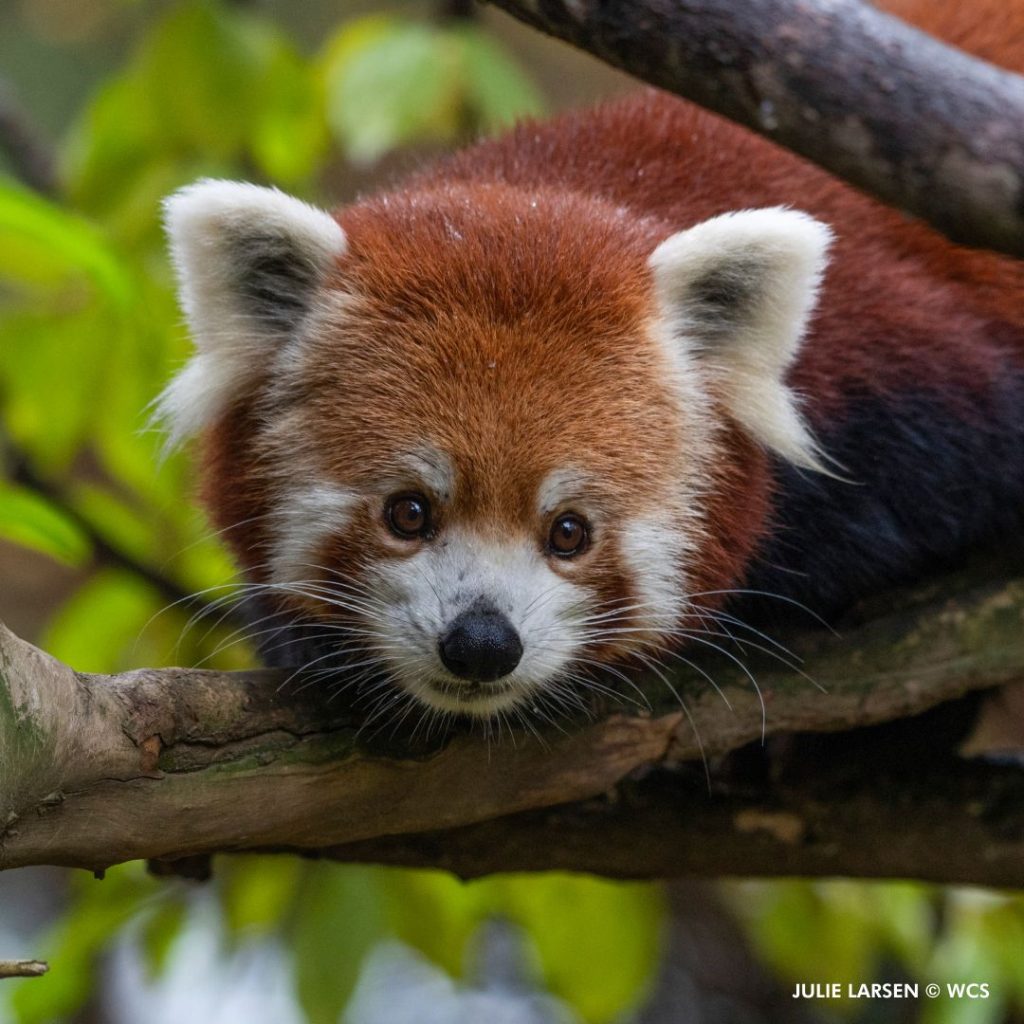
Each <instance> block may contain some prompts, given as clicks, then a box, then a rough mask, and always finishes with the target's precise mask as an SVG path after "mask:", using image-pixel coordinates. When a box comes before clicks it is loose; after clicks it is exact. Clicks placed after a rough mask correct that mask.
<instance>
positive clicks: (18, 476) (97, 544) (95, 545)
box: [0, 428, 209, 609]
mask: <svg viewBox="0 0 1024 1024" xmlns="http://www.w3.org/2000/svg"><path fill="white" fill-rule="evenodd" d="M0 456H2V457H3V464H4V468H5V469H6V475H7V476H8V478H9V479H10V480H11V482H12V483H15V484H18V485H19V486H20V487H24V488H25V489H26V490H29V491H32V493H33V494H36V495H38V496H39V497H40V498H45V499H46V501H48V502H49V503H50V504H51V505H53V507H54V508H56V509H58V510H59V511H60V512H61V514H62V515H63V516H65V518H67V519H68V520H69V521H70V522H71V523H73V524H74V525H75V527H77V529H78V530H79V531H80V532H81V533H82V534H83V536H84V537H85V538H86V539H87V540H88V541H89V544H90V546H91V548H92V555H93V559H94V560H95V562H96V563H97V564H98V565H101V566H106V567H108V568H112V569H121V570H123V571H125V572H128V573H131V574H132V575H133V576H135V577H136V578H137V579H140V580H142V582H144V583H146V584H148V585H149V586H150V587H152V588H153V590H155V591H156V592H157V593H158V594H159V595H160V596H161V598H163V599H164V600H166V601H167V602H168V603H169V604H172V605H175V606H177V607H181V608H185V609H196V608H204V607H209V602H208V601H206V600H205V599H204V598H202V597H201V596H199V595H197V594H194V593H192V592H191V591H190V590H187V589H186V588H185V587H183V586H181V584H179V583H178V582H177V581H175V580H173V579H171V577H169V576H167V575H165V574H164V573H162V572H160V571H159V570H157V569H154V568H153V567H152V566H150V565H147V564H146V563H145V562H141V561H139V560H138V559H137V558H135V557H134V556H133V555H130V554H128V552H126V551H123V550H122V549H121V548H119V547H118V546H117V545H116V544H113V543H111V541H110V540H109V539H108V538H107V537H106V536H105V535H104V534H103V532H102V531H101V530H100V529H99V528H98V527H97V526H96V525H95V524H94V523H93V522H92V521H91V520H90V519H88V518H87V517H86V516H85V515H83V514H82V513H81V512H80V511H79V510H78V508H77V507H76V505H75V503H74V501H72V499H71V498H70V497H69V496H68V494H67V493H66V492H65V490H64V488H62V487H61V486H60V485H59V484H57V483H56V482H54V481H53V480H48V479H47V478H45V477H44V476H42V475H41V474H40V473H39V472H38V471H37V470H36V468H35V466H34V465H33V464H32V460H31V459H30V458H29V457H28V455H27V453H25V452H23V451H22V450H21V449H20V448H19V447H18V446H17V445H15V444H14V443H13V442H12V441H11V440H10V439H9V438H8V437H6V436H5V434H4V431H3V429H2V428H0Z"/></svg>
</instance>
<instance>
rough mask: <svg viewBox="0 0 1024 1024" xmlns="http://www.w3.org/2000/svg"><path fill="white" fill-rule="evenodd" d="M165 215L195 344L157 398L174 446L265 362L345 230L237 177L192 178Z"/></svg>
mask: <svg viewBox="0 0 1024 1024" xmlns="http://www.w3.org/2000/svg"><path fill="white" fill-rule="evenodd" d="M164 216H165V222H166V227H167V234H168V237H169V239H170V246H171V256H172V259H173V262H174V266H175V270H176V271H177V275H178V292H179V299H180V302H181V306H182V309H183V310H184V312H185V316H186V319H187V320H188V323H189V327H190V328H191V332H192V337H193V340H194V342H195V346H196V354H195V355H194V356H193V358H192V360H191V362H189V363H188V364H187V365H186V367H185V368H184V370H182V371H181V373H179V374H178V376H177V377H175V378H174V380H172V381H171V383H170V384H169V385H168V387H167V389H166V390H165V391H164V393H163V394H162V395H161V396H160V398H159V399H158V400H157V417H158V419H160V420H161V421H163V422H164V423H165V424H166V425H167V428H168V443H169V444H171V445H173V444H176V443H178V442H180V441H181V440H183V439H184V438H186V437H188V436H189V435H191V434H194V433H196V432H197V431H198V430H200V429H202V428H203V427H205V426H207V425H208V424H209V423H210V422H212V421H213V420H214V419H215V418H216V417H217V416H218V415H219V414H220V413H221V412H222V411H223V410H224V408H225V407H226V406H227V405H228V403H229V402H230V401H231V400H232V399H233V398H234V397H235V396H237V395H239V394H241V393H243V392H244V390H245V388H246V386H247V384H248V383H249V382H250V381H252V379H253V377H254V376H255V375H256V374H258V373H260V372H262V371H264V370H265V369H266V366H267V364H268V361H270V360H272V359H273V355H274V353H275V352H276V350H277V349H278V347H279V346H280V345H281V344H282V342H283V341H285V340H287V339H288V338H289V337H291V336H292V335H293V334H294V332H295V330H296V329H297V327H298V325H299V323H300V321H301V319H302V317H303V316H304V314H305V312H306V310H307V309H308V306H309V305H310V304H311V302H312V300H313V295H314V293H315V291H316V288H317V286H318V285H319V283H320V280H321V279H322V277H323V275H324V273H325V272H326V270H327V268H328V267H329V266H330V265H331V263H332V262H333V261H334V260H335V259H337V257H338V256H340V255H341V254H342V253H343V252H344V251H345V246H346V239H345V233H344V231H342V229H341V227H340V225H339V224H338V223H337V221H335V220H334V218H333V217H332V216H331V215H330V214H329V213H326V212H325V211H323V210H318V209H316V208H315V207H313V206H310V205H309V204H308V203H304V202H302V201H300V200H298V199H294V198H292V197H291V196H288V195H285V194H284V193H283V192H279V191H277V190H276V189H271V188H262V187H260V186H257V185H250V184H246V183H244V182H234V181H210V180H206V181H200V182H197V183H196V184H194V185H190V186H189V187H188V188H184V189H181V190H180V191H179V192H176V193H174V195H172V196H170V197H169V198H168V199H167V201H166V202H165V204H164Z"/></svg>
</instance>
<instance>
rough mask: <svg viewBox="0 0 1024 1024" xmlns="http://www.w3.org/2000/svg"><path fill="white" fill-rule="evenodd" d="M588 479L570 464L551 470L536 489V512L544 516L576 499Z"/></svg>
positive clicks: (578, 497)
mask: <svg viewBox="0 0 1024 1024" xmlns="http://www.w3.org/2000/svg"><path fill="white" fill-rule="evenodd" d="M588 481H589V478H588V476H587V474H586V473H584V472H583V471H582V470H579V469H574V468H573V467H571V466H567V467H564V468H562V469H555V470H552V471H551V472H550V473H548V475H547V476H546V477H545V478H544V479H543V481H541V485H540V487H539V488H538V490H537V514H538V515H539V516H540V517H541V518H544V517H546V516H549V515H551V514H552V513H553V512H557V511H559V509H564V508H566V507H567V505H568V504H570V503H572V502H575V501H578V500H579V499H580V495H581V494H582V493H583V492H584V489H585V488H586V486H587V483H588Z"/></svg>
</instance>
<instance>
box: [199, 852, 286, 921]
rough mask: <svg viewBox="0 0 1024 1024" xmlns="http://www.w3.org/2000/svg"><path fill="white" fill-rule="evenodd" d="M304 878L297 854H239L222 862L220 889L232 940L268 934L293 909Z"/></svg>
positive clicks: (219, 879)
mask: <svg viewBox="0 0 1024 1024" xmlns="http://www.w3.org/2000/svg"><path fill="white" fill-rule="evenodd" d="M301 881H302V862H301V861H299V860H298V859H297V858H294V857H236V858H234V859H233V860H232V861H230V862H229V863H226V864H223V865H221V868H220V871H219V875H218V892H219V894H220V901H221V908H222V910H223V916H224V927H225V930H226V932H227V934H228V936H229V937H230V938H232V939H244V938H249V937H251V936H256V937H262V936H264V935H268V934H270V933H271V932H273V931H274V930H276V929H277V928H279V927H280V926H281V924H282V923H283V922H284V920H285V918H286V916H287V915H288V914H289V913H290V912H291V910H292V907H293V904H294V902H295V899H296V894H297V892H298V888H299V883H300V882H301Z"/></svg>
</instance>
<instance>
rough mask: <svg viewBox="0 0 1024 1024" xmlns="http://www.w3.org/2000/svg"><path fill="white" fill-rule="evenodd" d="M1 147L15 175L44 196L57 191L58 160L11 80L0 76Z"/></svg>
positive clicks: (51, 194) (54, 193)
mask: <svg viewBox="0 0 1024 1024" xmlns="http://www.w3.org/2000/svg"><path fill="white" fill-rule="evenodd" d="M0 150H3V152H4V154H5V155H6V156H7V159H8V160H9V161H10V165H11V169H12V170H13V171H14V173H15V174H16V175H17V177H18V178H19V179H20V180H21V181H22V182H24V183H25V184H26V185H28V187H29V188H31V189H34V190H35V191H36V192H41V193H42V194H43V195H46V196H53V195H56V193H57V161H56V158H55V157H54V154H53V151H52V150H51V148H50V147H49V145H47V144H46V143H45V142H44V141H43V137H42V134H41V133H40V132H39V131H38V130H37V129H36V126H35V125H34V124H33V123H32V121H31V119H30V118H29V116H28V111H27V110H25V109H24V107H22V105H21V104H20V103H19V102H18V99H17V97H16V96H15V95H14V90H13V89H12V88H11V86H10V84H9V83H7V82H5V81H2V80H0Z"/></svg>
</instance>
